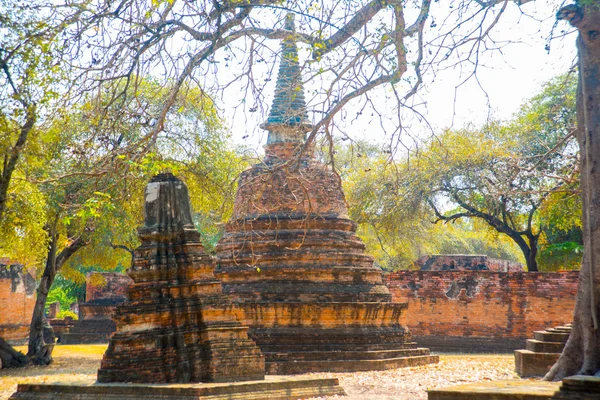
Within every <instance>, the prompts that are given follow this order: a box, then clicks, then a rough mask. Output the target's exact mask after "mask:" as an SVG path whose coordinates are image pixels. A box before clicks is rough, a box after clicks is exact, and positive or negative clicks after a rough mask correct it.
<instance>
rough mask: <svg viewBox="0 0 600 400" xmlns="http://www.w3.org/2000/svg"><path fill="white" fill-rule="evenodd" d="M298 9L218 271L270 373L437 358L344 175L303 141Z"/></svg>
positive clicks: (305, 123)
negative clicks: (416, 331) (378, 262)
mask: <svg viewBox="0 0 600 400" xmlns="http://www.w3.org/2000/svg"><path fill="white" fill-rule="evenodd" d="M292 17H293V16H292V15H290V16H288V18H287V20H286V25H285V29H286V30H288V31H289V32H290V35H289V37H287V38H286V39H284V40H283V42H282V52H281V63H280V66H279V72H278V77H277V83H276V88H275V98H274V100H273V106H272V108H271V111H270V113H269V117H268V119H267V121H266V122H265V123H264V124H263V125H262V126H261V127H262V128H263V129H265V130H267V131H268V132H269V135H268V139H267V144H266V146H265V158H264V161H263V162H261V163H259V164H257V165H254V166H253V167H251V168H249V169H247V170H246V171H244V172H243V173H242V174H241V176H240V179H239V184H238V191H237V194H236V199H235V205H234V210H233V215H232V217H231V220H230V221H229V222H228V224H227V225H226V227H225V234H224V236H223V238H222V240H221V241H220V242H219V244H218V245H217V264H218V265H217V268H216V270H215V274H216V276H217V277H218V278H220V279H221V280H222V282H223V291H224V293H226V294H228V295H229V296H230V297H231V298H232V300H233V301H234V302H236V304H238V305H239V307H240V309H241V310H242V314H241V317H240V318H241V319H242V320H243V323H244V324H246V325H249V326H250V331H249V332H250V336H251V338H252V339H254V340H255V341H256V343H257V344H258V345H259V347H260V348H261V350H262V352H263V354H264V355H265V359H266V370H267V373H269V374H289V373H304V372H312V371H357V370H374V369H389V368H397V367H403V366H415V365H421V364H426V363H431V362H437V361H438V357H437V356H432V355H430V354H429V350H428V349H426V348H418V346H417V344H416V343H414V342H412V341H411V340H410V334H409V332H408V330H407V329H406V327H405V326H404V323H403V322H404V321H403V317H404V316H403V314H404V312H405V310H406V307H407V305H406V303H393V302H392V295H391V293H390V291H389V290H388V288H387V287H386V286H385V285H384V284H383V280H382V275H383V274H382V271H381V269H380V268H379V267H377V266H375V265H374V264H373V257H371V256H370V255H368V254H366V253H365V245H364V243H363V242H362V240H361V239H360V238H359V237H358V236H357V235H356V228H357V225H356V223H355V222H353V221H352V220H350V218H349V215H348V209H347V206H346V200H345V197H344V192H343V190H342V187H341V181H340V179H339V176H338V175H337V174H335V173H334V171H332V170H331V168H329V167H328V166H326V165H324V164H323V163H321V162H320V161H319V160H318V159H316V157H315V156H314V154H313V151H312V149H311V148H310V147H309V148H304V147H305V141H306V134H307V132H308V131H310V130H311V129H313V127H312V124H311V123H310V122H309V121H308V115H307V110H306V103H305V99H304V90H303V85H302V80H301V68H300V64H299V62H298V50H297V47H296V43H295V42H294V23H293V18H292Z"/></svg>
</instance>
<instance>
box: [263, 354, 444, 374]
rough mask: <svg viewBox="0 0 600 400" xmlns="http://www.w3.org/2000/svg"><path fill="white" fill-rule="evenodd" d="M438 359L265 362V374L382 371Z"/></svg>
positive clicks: (414, 357) (423, 357)
mask: <svg viewBox="0 0 600 400" xmlns="http://www.w3.org/2000/svg"><path fill="white" fill-rule="evenodd" d="M439 361H440V357H439V356H437V355H435V356H434V355H423V356H411V357H398V358H387V359H378V360H368V359H367V360H365V359H361V360H309V361H298V360H294V359H290V360H289V361H280V362H266V363H265V369H266V372H267V374H290V375H291V374H305V373H307V372H358V371H384V370H388V369H395V368H408V367H419V366H421V365H427V364H435V363H438V362H439Z"/></svg>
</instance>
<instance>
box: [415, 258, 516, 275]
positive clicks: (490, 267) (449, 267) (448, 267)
mask: <svg viewBox="0 0 600 400" xmlns="http://www.w3.org/2000/svg"><path fill="white" fill-rule="evenodd" d="M414 264H415V266H416V267H418V268H419V269H420V270H421V271H464V270H467V271H495V272H522V271H524V269H525V268H524V266H523V264H520V263H517V262H514V261H508V260H500V259H497V258H490V257H488V256H486V255H478V254H434V255H427V256H423V257H421V258H419V259H418V260H417V261H415V263H414Z"/></svg>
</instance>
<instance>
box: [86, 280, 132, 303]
mask: <svg viewBox="0 0 600 400" xmlns="http://www.w3.org/2000/svg"><path fill="white" fill-rule="evenodd" d="M131 283H133V280H132V279H131V278H130V277H129V276H127V275H124V274H120V273H118V272H90V273H88V274H87V276H86V282H85V301H86V303H107V304H108V303H110V304H120V303H122V302H124V301H125V298H126V296H127V287H128V286H129V285H130V284H131Z"/></svg>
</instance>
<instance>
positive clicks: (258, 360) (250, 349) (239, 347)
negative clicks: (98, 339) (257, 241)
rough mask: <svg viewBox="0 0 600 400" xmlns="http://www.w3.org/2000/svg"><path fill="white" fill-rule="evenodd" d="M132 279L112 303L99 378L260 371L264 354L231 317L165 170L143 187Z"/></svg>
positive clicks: (175, 183) (179, 191) (150, 379)
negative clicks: (123, 296)
mask: <svg viewBox="0 0 600 400" xmlns="http://www.w3.org/2000/svg"><path fill="white" fill-rule="evenodd" d="M145 196H146V198H145V205H144V214H145V223H144V226H143V227H142V228H140V229H139V230H138V234H139V238H140V240H141V242H142V245H141V246H140V247H138V248H137V249H136V250H135V256H134V261H133V265H132V267H131V268H130V269H129V270H128V271H127V273H128V274H129V276H130V277H131V278H132V279H133V281H134V283H133V284H132V285H130V286H129V289H128V293H127V301H126V302H125V303H124V304H123V305H121V306H119V307H117V309H116V312H115V315H114V319H115V322H116V325H117V331H116V333H115V334H114V335H113V336H112V337H111V339H110V343H109V347H108V350H107V351H106V353H105V355H104V358H103V360H102V364H101V368H100V370H99V371H98V381H99V382H135V383H187V382H225V381H241V380H257V379H263V378H264V358H263V356H262V354H261V352H260V350H259V349H258V347H257V346H256V344H255V343H254V342H253V341H252V340H250V339H249V338H248V335H247V330H248V328H247V327H246V326H242V324H240V322H238V320H237V319H236V316H235V315H236V310H235V307H234V306H233V305H232V304H231V302H230V301H229V300H228V298H227V297H226V296H224V295H223V294H222V289H221V283H220V282H219V281H218V280H217V279H216V278H215V277H214V275H213V269H214V262H213V259H212V258H211V257H210V256H209V255H207V254H206V253H205V252H204V249H203V247H202V244H201V242H200V234H199V233H198V232H197V231H196V229H195V228H194V224H193V222H192V217H191V213H190V204H189V198H188V191H187V187H186V186H185V184H184V183H183V182H181V181H180V180H179V179H177V178H176V177H175V176H173V175H171V174H160V175H157V176H155V177H154V178H153V179H152V180H151V182H150V183H149V184H148V186H147V187H146V192H145Z"/></svg>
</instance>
